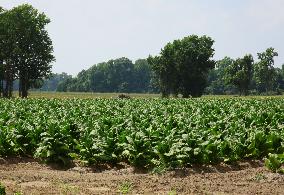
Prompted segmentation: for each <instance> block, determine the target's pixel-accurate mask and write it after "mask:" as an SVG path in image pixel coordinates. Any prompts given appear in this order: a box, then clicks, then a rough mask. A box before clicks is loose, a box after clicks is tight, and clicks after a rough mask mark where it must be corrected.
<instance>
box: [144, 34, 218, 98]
mask: <svg viewBox="0 0 284 195" xmlns="http://www.w3.org/2000/svg"><path fill="white" fill-rule="evenodd" d="M213 43H214V41H213V40H212V39H211V38H210V37H207V36H201V37H198V36H196V35H191V36H189V37H185V38H183V39H181V40H175V41H174V42H173V43H168V44H167V45H166V46H165V47H164V48H163V49H162V50H161V53H160V55H159V56H155V57H152V56H149V58H148V62H149V64H151V66H152V68H153V71H154V72H155V74H156V75H157V77H158V79H159V86H160V90H161V92H162V96H168V95H169V94H173V95H175V96H176V95H177V94H178V93H181V94H182V95H183V97H189V95H191V96H192V97H199V96H201V95H202V93H203V91H204V89H205V87H206V85H207V77H208V73H209V70H211V69H213V68H214V65H215V62H214V61H213V60H212V59H211V58H212V57H213V55H214V49H213V48H212V46H213Z"/></svg>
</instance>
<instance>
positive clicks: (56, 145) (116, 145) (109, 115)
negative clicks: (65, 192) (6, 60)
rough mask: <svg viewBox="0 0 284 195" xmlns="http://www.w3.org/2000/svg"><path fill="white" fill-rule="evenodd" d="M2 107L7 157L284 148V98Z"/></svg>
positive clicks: (106, 157)
mask: <svg viewBox="0 0 284 195" xmlns="http://www.w3.org/2000/svg"><path fill="white" fill-rule="evenodd" d="M0 107H1V109H0V156H11V155H20V156H33V157H35V158H38V159H42V160H44V161H50V162H57V163H64V164H66V163H68V162H70V160H72V159H76V160H80V161H83V162H86V163H89V164H98V163H114V164H115V163H118V162H127V163H129V164H131V165H134V166H139V167H148V168H150V167H159V166H162V167H184V166H188V165H190V164H194V163H202V164H204V163H216V162H229V161H236V160H239V159H245V158H249V159H260V158H263V157H265V156H267V154H269V153H277V154H281V153H283V152H284V100H283V99H272V98H271V99H269V98H268V99H238V98H231V99H213V98H212V99H188V100H184V99H148V100H146V99H131V100H123V99H85V100H82V99H67V100H62V99H61V100H59V99H49V100H48V99H26V100H20V99H14V100H0Z"/></svg>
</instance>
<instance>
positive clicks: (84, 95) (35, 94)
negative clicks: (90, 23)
mask: <svg viewBox="0 0 284 195" xmlns="http://www.w3.org/2000/svg"><path fill="white" fill-rule="evenodd" d="M120 94H122V93H92V92H48V91H47V92H45V91H30V92H29V98H59V99H70V98H81V99H90V98H107V99H109V98H117V97H118V95H120ZM125 94H126V95H128V96H130V97H131V98H139V99H140V98H160V97H161V94H150V93H125ZM13 96H14V97H18V92H16V91H15V92H14V93H13ZM202 98H205V99H212V98H218V99H219V98H220V99H224V98H225V99H226V98H242V99H243V98H244V99H250V98H254V99H263V98H277V99H279V98H280V99H281V98H284V95H278V96H246V97H244V96H242V97H240V96H238V95H204V96H202Z"/></svg>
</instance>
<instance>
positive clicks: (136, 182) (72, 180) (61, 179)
mask: <svg viewBox="0 0 284 195" xmlns="http://www.w3.org/2000/svg"><path fill="white" fill-rule="evenodd" d="M0 182H1V183H2V184H3V185H4V186H5V187H6V192H7V194H14V193H16V192H21V193H22V194H27V195H30V194H123V193H126V194H284V175H280V174H277V173H271V172H270V171H268V170H267V169H266V168H265V167H264V165H263V161H245V162H238V163H235V164H234V165H226V164H219V165H207V166H198V165H196V166H193V167H192V168H186V169H177V170H173V171H167V172H165V173H162V174H153V173H145V172H144V173H143V172H142V171H141V170H140V171H137V170H135V169H134V168H133V167H130V166H128V165H123V164H121V165H120V166H118V167H110V166H97V167H81V166H74V167H72V168H69V169H65V170H63V169H60V168H58V167H55V166H51V165H46V164H42V163H40V162H38V161H35V160H33V159H28V158H9V159H7V158H5V159H0Z"/></svg>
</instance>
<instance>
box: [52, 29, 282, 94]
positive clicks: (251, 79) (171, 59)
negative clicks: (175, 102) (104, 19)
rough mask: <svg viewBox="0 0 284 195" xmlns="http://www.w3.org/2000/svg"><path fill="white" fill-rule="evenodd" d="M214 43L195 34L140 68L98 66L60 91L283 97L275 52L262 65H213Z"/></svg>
mask: <svg viewBox="0 0 284 195" xmlns="http://www.w3.org/2000/svg"><path fill="white" fill-rule="evenodd" d="M213 43H214V41H213V40H212V38H210V37H207V36H201V37H198V36H196V35H192V36H189V37H185V38H183V39H181V40H175V41H173V42H172V43H168V44H167V45H166V46H165V47H164V48H163V49H162V50H161V52H160V54H159V55H157V56H149V57H148V58H147V59H140V60H137V61H136V62H135V63H132V61H131V60H129V59H127V58H119V59H115V60H110V61H108V62H103V63H99V64H97V65H93V66H92V67H91V68H90V69H88V70H83V71H81V72H80V73H79V74H78V75H77V77H74V78H72V77H71V76H69V77H68V78H67V79H65V80H62V81H59V84H58V86H57V91H78V92H121V93H132V92H136V93H162V96H163V97H168V96H169V95H172V96H174V97H176V96H178V95H179V94H181V95H182V96H183V97H189V96H192V97H199V96H201V95H202V94H204V93H205V94H213V95H214V94H215V95H222V94H240V95H249V94H254V95H257V94H281V93H282V91H283V90H284V65H283V66H282V69H281V68H275V67H274V57H276V56H278V53H277V52H276V51H275V50H274V49H273V48H268V49H267V50H266V51H264V52H262V53H258V54H257V56H258V59H257V61H254V59H253V56H252V55H251V54H247V55H245V56H244V57H241V58H237V59H232V58H230V57H225V58H224V59H221V60H218V61H214V60H213V59H212V57H213V55H214V49H213V48H212V46H213Z"/></svg>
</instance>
